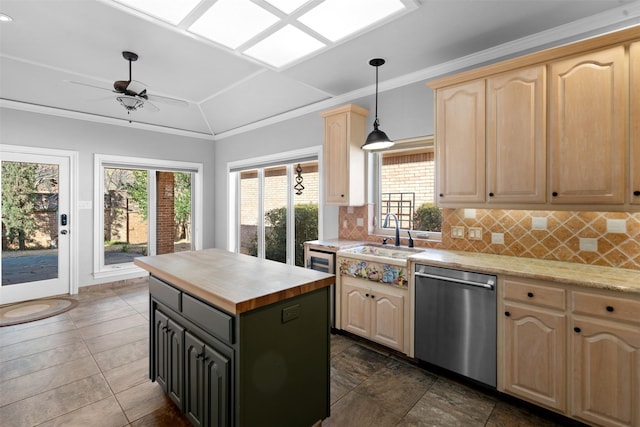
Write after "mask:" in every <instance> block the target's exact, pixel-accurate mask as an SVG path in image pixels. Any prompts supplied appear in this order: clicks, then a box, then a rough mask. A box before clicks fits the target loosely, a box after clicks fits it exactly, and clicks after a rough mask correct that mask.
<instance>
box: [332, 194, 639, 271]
mask: <svg viewBox="0 0 640 427" xmlns="http://www.w3.org/2000/svg"><path fill="white" fill-rule="evenodd" d="M351 210H352V211H353V212H352V213H349V212H348V209H347V208H346V207H344V208H342V207H341V208H340V225H341V227H340V238H343V239H349V240H369V241H380V240H381V238H380V237H378V236H374V235H372V234H373V218H374V212H375V209H374V206H373V205H367V206H363V207H353V208H349V211H351ZM442 218H443V219H442V242H441V243H436V242H423V241H416V246H429V247H435V248H441V249H452V250H461V251H468V252H482V253H491V254H499V255H515V256H522V257H527V258H539V259H548V260H557V261H569V262H575V263H581V264H593V265H601V266H608V267H620V268H629V269H634V270H640V213H627V212H588V211H581V212H577V211H524V210H500V209H444V211H443V215H442ZM358 219H360V221H358ZM358 223H363V224H364V226H358V225H357V224H358ZM345 225H346V227H344V226H345ZM452 227H459V228H458V230H461V231H462V233H463V234H462V235H463V237H462V238H453V237H452V230H453V228H452ZM470 229H473V230H470ZM476 230H479V234H480V235H479V236H478V239H477V240H474V239H470V232H471V234H473V233H474V232H476ZM501 241H502V242H503V243H498V242H501ZM401 244H403V245H406V244H407V241H406V239H404V238H403V239H402V241H401Z"/></svg>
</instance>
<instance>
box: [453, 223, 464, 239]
mask: <svg viewBox="0 0 640 427" xmlns="http://www.w3.org/2000/svg"><path fill="white" fill-rule="evenodd" d="M451 237H453V238H454V239H464V227H460V226H453V227H451Z"/></svg>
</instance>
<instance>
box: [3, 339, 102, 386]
mask: <svg viewBox="0 0 640 427" xmlns="http://www.w3.org/2000/svg"><path fill="white" fill-rule="evenodd" d="M89 355H90V353H89V349H87V346H86V345H85V343H83V342H82V341H77V342H74V343H71V344H68V345H64V346H61V347H58V348H54V349H51V350H46V351H43V352H41V353H36V354H32V355H30V356H24V357H20V358H18V359H13V360H8V361H6V362H0V382H2V381H6V380H9V379H12V378H17V377H20V376H22V375H27V374H30V373H32V372H35V371H39V370H42V369H46V368H50V367H52V366H56V365H60V364H61V363H65V362H69V361H72V360H76V359H79V358H81V357H85V356H89Z"/></svg>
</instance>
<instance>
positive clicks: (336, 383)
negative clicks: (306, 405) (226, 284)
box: [0, 280, 561, 427]
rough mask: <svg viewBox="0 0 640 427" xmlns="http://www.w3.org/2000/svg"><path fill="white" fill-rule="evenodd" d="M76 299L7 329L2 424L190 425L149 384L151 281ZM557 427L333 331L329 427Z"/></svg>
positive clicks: (2, 335)
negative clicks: (73, 304)
mask: <svg viewBox="0 0 640 427" xmlns="http://www.w3.org/2000/svg"><path fill="white" fill-rule="evenodd" d="M77 299H78V300H79V304H78V306H77V307H75V308H74V309H72V310H71V311H68V312H66V313H63V314H61V315H59V316H56V317H51V318H48V319H44V320H40V321H37V322H31V323H26V324H22V325H16V326H9V327H4V328H0V425H2V426H3V427H10V426H35V425H39V426H91V427H100V426H171V427H174V426H178V427H179V426H187V425H189V423H188V421H187V420H186V419H185V418H184V417H182V415H181V414H180V413H179V412H178V411H177V410H176V409H175V408H174V406H173V404H172V403H171V402H170V401H169V400H168V399H167V398H166V397H165V396H164V395H163V393H162V391H161V389H160V386H159V385H158V384H156V383H152V382H150V381H149V380H148V379H147V372H148V353H149V351H148V344H149V336H148V324H147V322H148V285H147V282H146V281H140V280H138V281H135V282H134V283H131V282H127V283H122V282H119V283H113V284H109V285H100V286H93V287H90V288H81V292H80V293H79V295H77ZM555 425H561V423H558V421H557V420H556V421H555V422H554V421H552V420H551V419H548V418H544V417H541V416H539V415H535V414H533V413H532V412H530V411H529V410H527V409H524V408H522V407H520V406H518V405H514V404H508V403H505V402H504V401H502V400H500V399H498V398H497V397H496V396H494V395H492V394H485V393H483V392H482V391H479V390H476V389H473V388H469V387H467V386H464V385H462V384H460V383H458V382H456V381H454V380H452V379H447V378H444V377H442V376H437V375H435V374H432V373H429V372H427V371H425V370H423V369H421V368H418V367H416V366H415V365H413V364H412V363H409V362H408V361H406V360H403V359H402V358H399V357H397V356H395V355H393V354H390V353H388V352H385V351H384V350H381V348H378V347H376V346H370V345H366V344H364V343H362V342H361V341H358V340H354V339H351V338H349V337H346V336H341V335H332V342H331V417H330V418H329V419H327V420H324V422H323V423H322V426H323V427H339V426H349V427H357V426H367V427H370V426H379V427H383V426H555Z"/></svg>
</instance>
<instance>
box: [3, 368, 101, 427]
mask: <svg viewBox="0 0 640 427" xmlns="http://www.w3.org/2000/svg"><path fill="white" fill-rule="evenodd" d="M110 395H111V390H110V389H109V386H108V385H107V382H106V381H105V380H104V378H103V377H102V375H94V376H92V377H88V378H83V379H81V380H78V381H75V382H73V383H69V384H67V385H64V386H62V387H58V388H55V389H53V390H49V391H46V392H44V393H41V394H38V395H35V396H32V397H30V398H28V399H23V400H20V401H17V402H14V403H11V404H9V405H7V406H3V407H0V420H2V426H3V427H23V426H33V425H36V424H40V423H43V422H45V421H48V420H51V419H53V418H57V417H59V416H60V415H64V414H66V413H69V412H72V411H74V410H76V409H79V408H82V407H84V406H87V405H89V404H91V403H94V402H97V401H99V400H102V399H105V398H106V397H108V396H110Z"/></svg>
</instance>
